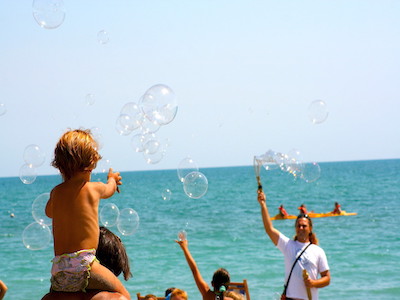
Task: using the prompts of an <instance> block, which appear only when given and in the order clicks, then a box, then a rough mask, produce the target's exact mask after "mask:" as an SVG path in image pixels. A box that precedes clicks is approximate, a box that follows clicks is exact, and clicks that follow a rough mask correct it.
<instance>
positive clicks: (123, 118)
mask: <svg viewBox="0 0 400 300" xmlns="http://www.w3.org/2000/svg"><path fill="white" fill-rule="evenodd" d="M115 129H116V130H117V132H118V133H119V134H120V135H129V134H131V132H132V131H133V130H134V125H133V121H132V119H131V117H130V116H128V115H124V114H122V115H119V116H118V118H117V122H116V123H115Z"/></svg>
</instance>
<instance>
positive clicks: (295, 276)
mask: <svg viewBox="0 0 400 300" xmlns="http://www.w3.org/2000/svg"><path fill="white" fill-rule="evenodd" d="M308 244H309V243H300V242H298V241H293V240H290V239H289V238H288V237H287V236H285V235H284V234H282V233H281V234H280V235H279V240H278V244H277V247H278V249H279V250H281V252H282V253H283V255H284V257H285V283H286V281H287V278H288V276H289V273H290V270H291V268H292V266H293V263H294V261H295V260H296V258H297V256H299V254H300V253H301V251H302V250H303V249H304V248H305V247H306V246H307V245H308ZM303 269H306V270H307V272H308V274H309V276H310V278H311V279H318V275H319V274H320V273H321V272H324V271H327V270H329V265H328V260H327V258H326V255H325V252H324V250H322V248H321V247H319V246H317V245H314V244H312V245H310V247H308V248H307V250H306V251H305V252H304V253H303V254H302V255H301V257H300V259H299V260H298V261H297V262H296V265H295V267H294V268H293V272H292V275H291V276H290V280H289V286H288V288H287V290H286V296H287V297H288V298H296V299H308V296H307V290H306V286H305V285H304V280H303ZM311 293H312V299H313V300H318V289H317V288H311Z"/></svg>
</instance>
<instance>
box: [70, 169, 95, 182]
mask: <svg viewBox="0 0 400 300" xmlns="http://www.w3.org/2000/svg"><path fill="white" fill-rule="evenodd" d="M91 175H92V170H85V171H80V172H76V173H75V174H74V176H72V178H71V179H72V180H83V181H90V176H91Z"/></svg>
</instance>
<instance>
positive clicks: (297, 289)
mask: <svg viewBox="0 0 400 300" xmlns="http://www.w3.org/2000/svg"><path fill="white" fill-rule="evenodd" d="M258 202H259V203H260V206H261V215H262V219H263V223H264V228H265V232H266V233H267V234H268V236H269V238H270V239H271V241H272V242H273V243H274V245H275V246H277V247H278V249H279V250H280V251H281V252H282V253H283V255H284V257H285V284H286V282H287V279H288V277H289V274H290V270H291V269H292V266H293V263H294V262H295V260H296V258H297V257H298V256H299V255H300V253H301V252H302V251H303V250H304V249H305V248H306V247H307V246H308V245H309V244H311V245H310V246H309V247H308V248H307V249H306V250H305V251H304V253H303V254H302V255H301V256H300V258H299V260H298V261H297V262H296V264H295V265H294V268H293V271H292V274H291V276H290V280H289V283H288V286H287V289H286V299H308V292H310V293H311V296H312V300H318V288H322V287H325V286H327V285H329V283H330V280H331V275H330V272H329V265H328V260H327V258H326V255H325V252H324V250H323V249H322V248H321V247H319V246H318V239H317V236H316V235H315V233H314V232H313V231H312V221H311V219H310V217H308V216H307V215H304V214H300V215H299V216H298V217H297V219H296V224H295V226H296V236H295V238H294V240H290V239H289V238H288V237H286V236H285V235H284V234H282V233H281V232H280V231H278V230H277V229H276V228H274V226H273V225H272V221H271V219H270V216H269V213H268V208H267V204H266V197H265V194H264V192H263V191H262V190H258ZM303 270H306V271H307V273H308V276H307V278H306V279H304V278H303ZM318 274H319V275H320V277H319V278H318Z"/></svg>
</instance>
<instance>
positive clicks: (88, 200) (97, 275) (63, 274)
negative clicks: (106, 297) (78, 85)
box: [46, 129, 130, 299]
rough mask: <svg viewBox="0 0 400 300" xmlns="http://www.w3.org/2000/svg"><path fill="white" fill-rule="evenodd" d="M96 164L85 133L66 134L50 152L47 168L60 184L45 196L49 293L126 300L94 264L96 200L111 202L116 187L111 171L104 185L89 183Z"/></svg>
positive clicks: (116, 283)
mask: <svg viewBox="0 0 400 300" xmlns="http://www.w3.org/2000/svg"><path fill="white" fill-rule="evenodd" d="M100 159H101V156H100V154H99V153H98V152H97V143H96V141H95V140H94V138H93V137H92V135H91V132H90V130H80V129H77V130H70V131H67V132H66V133H64V134H63V135H62V136H61V138H60V140H59V141H58V143H57V146H56V148H55V150H54V160H53V162H52V165H53V166H54V167H56V168H57V169H59V171H60V173H61V175H62V177H63V182H62V183H61V184H59V185H57V186H56V187H55V188H54V189H53V190H52V191H51V193H50V199H49V201H48V203H47V205H46V215H47V216H48V217H49V218H52V225H53V237H54V254H55V257H54V258H53V260H52V262H53V266H52V269H51V275H52V277H51V289H52V290H54V291H64V292H76V291H85V290H86V289H97V290H104V291H110V292H119V293H121V294H123V295H124V296H126V297H127V298H128V299H130V295H129V293H128V291H127V290H126V289H125V287H124V286H123V285H122V283H121V281H120V280H119V279H118V278H117V277H116V276H115V275H114V274H113V273H112V272H111V271H110V270H108V269H107V268H106V267H104V266H102V265H101V264H100V263H99V262H98V260H97V259H96V249H97V246H98V241H99V222H98V208H99V202H100V199H106V198H109V197H111V196H112V195H113V194H114V193H115V191H117V187H118V185H120V184H122V183H121V176H120V174H119V172H113V170H112V169H111V168H110V170H109V172H108V175H107V183H102V182H91V181H90V176H91V172H92V170H93V169H94V168H95V167H96V164H97V162H98V161H99V160H100Z"/></svg>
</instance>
